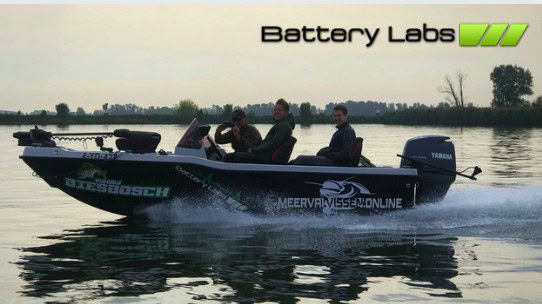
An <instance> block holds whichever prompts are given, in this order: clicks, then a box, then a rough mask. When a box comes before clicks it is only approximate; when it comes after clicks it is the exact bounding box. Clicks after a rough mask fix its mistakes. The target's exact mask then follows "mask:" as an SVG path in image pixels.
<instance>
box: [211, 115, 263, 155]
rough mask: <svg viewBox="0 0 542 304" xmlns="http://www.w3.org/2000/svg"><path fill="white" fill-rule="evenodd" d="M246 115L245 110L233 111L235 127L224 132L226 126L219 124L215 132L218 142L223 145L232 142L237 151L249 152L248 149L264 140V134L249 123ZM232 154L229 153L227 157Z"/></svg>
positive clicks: (232, 118) (232, 117)
mask: <svg viewBox="0 0 542 304" xmlns="http://www.w3.org/2000/svg"><path fill="white" fill-rule="evenodd" d="M246 117H247V116H246V115H245V112H244V111H243V110H235V111H233V113H232V116H231V120H232V122H233V127H232V128H231V130H229V131H228V132H226V133H224V134H222V131H224V130H225V129H226V126H225V125H224V124H221V125H219V126H218V127H217V128H216V132H215V141H216V143H217V144H221V145H222V144H229V143H231V146H232V148H233V150H235V152H247V151H248V149H250V148H252V147H255V146H257V145H259V144H260V143H261V142H262V136H261V135H260V132H258V129H256V127H254V126H253V125H249V124H248V123H247V118H246ZM230 154H231V153H230ZM230 154H227V155H226V157H228V155H230Z"/></svg>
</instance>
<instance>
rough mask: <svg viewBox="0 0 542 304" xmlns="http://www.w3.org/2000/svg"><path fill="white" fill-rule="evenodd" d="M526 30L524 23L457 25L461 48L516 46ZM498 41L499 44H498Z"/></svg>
mask: <svg viewBox="0 0 542 304" xmlns="http://www.w3.org/2000/svg"><path fill="white" fill-rule="evenodd" d="M526 29H527V24H525V23H513V24H510V25H508V24H507V23H494V24H491V25H490V24H487V23H468V24H460V25H459V45H461V46H478V45H481V46H497V45H500V46H516V45H517V44H518V43H519V41H520V39H521V37H522V36H523V33H525V30H526ZM499 41H500V44H499Z"/></svg>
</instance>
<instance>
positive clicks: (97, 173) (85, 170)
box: [77, 163, 106, 179]
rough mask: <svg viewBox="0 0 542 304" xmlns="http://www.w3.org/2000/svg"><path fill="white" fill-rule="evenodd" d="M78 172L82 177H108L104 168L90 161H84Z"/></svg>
mask: <svg viewBox="0 0 542 304" xmlns="http://www.w3.org/2000/svg"><path fill="white" fill-rule="evenodd" d="M77 174H78V175H79V178H80V179H94V178H104V179H105V178H106V172H105V171H104V170H102V169H100V168H98V167H96V166H94V165H92V164H89V163H84V164H83V165H82V166H81V169H79V172H78V173H77Z"/></svg>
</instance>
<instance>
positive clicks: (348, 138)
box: [325, 129, 356, 162]
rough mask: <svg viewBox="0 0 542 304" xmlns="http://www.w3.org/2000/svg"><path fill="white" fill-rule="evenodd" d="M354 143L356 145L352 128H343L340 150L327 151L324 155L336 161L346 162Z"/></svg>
mask: <svg viewBox="0 0 542 304" xmlns="http://www.w3.org/2000/svg"><path fill="white" fill-rule="evenodd" d="M354 145H356V134H355V133H354V130H353V129H347V130H344V134H343V149H342V151H333V152H328V153H326V155H325V156H326V157H327V158H330V159H332V160H334V161H337V162H348V161H349V160H350V153H352V149H353V148H354Z"/></svg>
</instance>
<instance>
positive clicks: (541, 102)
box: [533, 95, 542, 107]
mask: <svg viewBox="0 0 542 304" xmlns="http://www.w3.org/2000/svg"><path fill="white" fill-rule="evenodd" d="M533 107H542V95H540V96H538V97H536V99H535V100H534V101H533Z"/></svg>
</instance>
